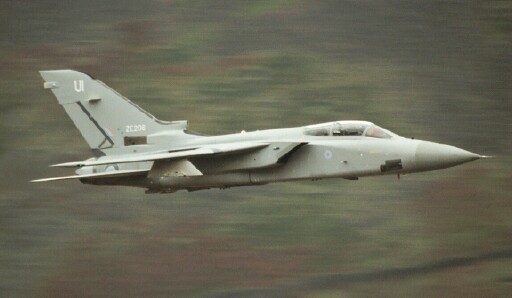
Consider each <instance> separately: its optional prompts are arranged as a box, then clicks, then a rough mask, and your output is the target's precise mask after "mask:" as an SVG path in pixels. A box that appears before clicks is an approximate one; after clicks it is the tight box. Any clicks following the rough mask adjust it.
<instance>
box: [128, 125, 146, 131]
mask: <svg viewBox="0 0 512 298" xmlns="http://www.w3.org/2000/svg"><path fill="white" fill-rule="evenodd" d="M145 130H146V124H135V125H126V126H125V131H126V132H137V131H145Z"/></svg>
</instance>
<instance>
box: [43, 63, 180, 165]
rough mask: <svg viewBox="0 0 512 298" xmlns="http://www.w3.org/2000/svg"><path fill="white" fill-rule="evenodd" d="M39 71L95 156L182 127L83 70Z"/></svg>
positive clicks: (106, 153)
mask: <svg viewBox="0 0 512 298" xmlns="http://www.w3.org/2000/svg"><path fill="white" fill-rule="evenodd" d="M40 73H41V76H42V77H43V79H44V80H45V83H44V87H45V88H46V89H51V90H52V92H53V94H54V95H55V96H56V97H57V100H58V101H59V104H61V105H62V106H63V107H64V109H65V110H66V112H67V114H68V115H69V117H70V118H71V120H73V123H74V124H75V126H76V127H77V128H78V129H79V130H80V133H81V134H82V136H83V137H84V139H85V140H86V142H87V143H88V144H89V147H90V148H91V149H92V151H93V153H94V155H96V156H101V155H109V154H111V153H124V152H127V150H126V149H125V147H127V146H133V145H146V144H147V136H148V135H150V134H155V133H157V132H160V131H164V130H179V131H183V130H185V129H186V126H187V122H186V121H175V122H164V121H160V120H158V119H156V118H155V117H154V116H153V115H151V114H150V113H148V112H146V111H144V110H143V109H142V108H140V107H139V106H138V105H136V104H134V103H133V102H131V101H130V100H128V99H127V98H125V97H124V96H122V95H121V94H119V93H117V92H116V91H114V90H113V89H111V88H110V87H108V86H107V85H105V84H104V83H103V82H101V81H99V80H96V79H94V78H93V77H91V76H89V75H87V74H85V73H81V72H78V71H74V70H49V71H41V72H40Z"/></svg>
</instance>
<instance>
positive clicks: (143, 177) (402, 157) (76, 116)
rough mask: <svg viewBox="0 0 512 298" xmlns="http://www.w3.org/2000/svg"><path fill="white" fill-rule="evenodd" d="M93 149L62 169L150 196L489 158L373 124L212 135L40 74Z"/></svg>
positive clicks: (97, 89)
mask: <svg viewBox="0 0 512 298" xmlns="http://www.w3.org/2000/svg"><path fill="white" fill-rule="evenodd" d="M40 73H41V75H42V77H43V79H44V81H45V82H44V88H46V89H50V90H51V91H52V92H53V94H54V95H55V96H56V97H57V100H58V102H59V104H61V105H62V107H63V108H64V110H65V111H66V112H67V114H68V115H69V117H70V118H71V120H73V122H74V124H75V126H76V127H77V128H78V129H79V130H80V132H81V134H82V136H83V137H84V139H85V140H86V141H87V143H88V144H89V146H90V148H91V149H92V154H93V155H94V157H93V158H90V159H87V160H84V161H74V162H66V163H61V164H56V165H53V166H54V167H71V168H78V169H77V170H76V175H73V176H66V177H54V178H46V179H39V180H33V182H43V181H55V180H64V179H78V180H80V181H81V182H82V183H86V184H94V185H125V186H136V187H142V188H146V189H147V191H146V193H171V192H175V191H177V190H181V189H185V190H188V191H196V190H202V189H209V188H228V187H232V186H246V185H262V184H267V183H273V182H284V181H294V180H304V179H312V180H317V179H323V178H345V179H349V180H357V179H358V178H359V177H365V176H376V175H391V174H393V175H400V174H405V173H414V172H423V171H431V170H437V169H444V168H448V167H452V166H455V165H459V164H462V163H466V162H469V161H472V160H476V159H479V158H482V157H484V156H481V155H478V154H474V153H471V152H468V151H465V150H462V149H459V148H456V147H453V146H448V145H443V144H437V143H432V142H427V141H421V140H414V139H407V138H404V137H401V136H398V135H396V134H394V133H392V132H391V131H389V130H386V129H383V128H381V127H379V126H377V125H375V124H373V123H371V122H367V121H336V122H329V123H322V124H315V125H309V126H303V127H295V128H280V129H270V130H260V131H252V132H245V131H242V132H240V133H236V134H228V135H221V136H204V135H199V134H196V133H192V132H190V131H189V130H187V121H172V122H165V121H160V120H158V119H156V118H155V117H154V116H153V115H151V114H149V113H148V112H146V111H144V110H143V109H142V108H140V107H139V106H137V105H136V104H134V103H133V102H131V101H130V100H128V99H127V98H125V97H123V96H122V95H120V94H119V93H117V92H116V91H114V90H113V89H111V88H109V87H108V86H106V85H105V84H104V83H102V82H101V81H99V80H96V79H95V78H93V77H91V76H89V75H87V74H84V73H81V72H77V71H73V70H51V71H41V72H40Z"/></svg>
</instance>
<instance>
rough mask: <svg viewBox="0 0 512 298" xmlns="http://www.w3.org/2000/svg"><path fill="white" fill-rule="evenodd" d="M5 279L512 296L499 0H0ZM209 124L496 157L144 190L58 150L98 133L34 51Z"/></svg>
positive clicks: (95, 292) (211, 291) (169, 114)
mask: <svg viewBox="0 0 512 298" xmlns="http://www.w3.org/2000/svg"><path fill="white" fill-rule="evenodd" d="M0 19H1V20H2V21H1V22H2V26H0V171H1V173H2V177H4V179H2V180H1V181H0V187H1V189H2V191H1V192H0V243H2V245H1V246H0V264H2V266H1V269H0V295H1V296H45V297H46V296H51V297H59V296H61V297H69V296H138V297H140V296H159V297H160V296H162V297H168V296H176V295H179V296H193V297H195V296H212V295H218V296H230V295H233V296H240V295H253V294H254V295H258V294H268V295H276V296H284V295H297V296H300V297H339V296H348V297H352V296H354V297H359V296H376V295H378V296H384V297H396V296H427V297H432V296H454V297H468V296H470V297H471V296H474V297H481V296H494V297H499V296H506V295H507V294H508V293H510V291H511V290H512V270H511V269H510V268H511V267H510V265H511V258H512V256H511V255H512V253H511V251H512V238H511V232H510V231H511V230H512V220H511V219H510V214H512V204H511V202H510V193H511V191H512V188H511V185H510V181H511V179H512V169H511V166H510V165H511V162H512V160H511V158H510V153H511V152H510V148H512V138H511V137H510V136H511V135H512V126H511V125H510V124H509V122H510V121H509V119H510V118H511V116H512V106H511V102H510V96H511V95H512V88H511V87H512V86H511V82H512V78H511V73H512V72H511V70H512V58H511V56H510V53H509V52H510V47H511V46H512V39H511V36H512V34H510V33H511V30H512V21H511V20H512V5H510V4H509V2H507V1H486V2H481V1H467V2H464V3H462V2H458V1H428V2H424V1H389V2H387V3H380V2H378V1H345V2H339V1H322V2H316V1H290V0H283V1H149V2H147V1H146V2H144V3H142V2H139V1H109V2H104V1H92V2H90V3H89V2H88V3H87V4H85V3H81V2H76V3H64V2H63V3H57V2H55V1H50V0H45V1H32V2H30V1H23V2H16V1H4V2H2V3H0ZM61 68H71V69H76V70H81V71H85V72H88V73H90V74H92V75H93V76H94V77H96V78H98V79H100V80H102V81H104V82H105V83H107V84H108V85H109V86H111V87H113V88H114V89H116V90H117V91H119V92H120V93H121V94H123V95H125V96H127V97H128V98H130V99H132V100H133V101H135V102H136V103H138V104H140V105H141V106H142V107H143V108H144V109H146V110H148V111H150V112H151V113H153V114H154V115H155V116H157V117H158V118H160V119H163V120H181V119H187V120H189V123H190V128H191V129H192V130H195V131H200V132H204V133H208V134H220V133H231V132H236V131H240V130H242V129H245V130H256V129H266V128H275V127H291V126H299V125H307V124H312V123H317V122H326V121H332V120H338V119H364V120H369V121H373V122H375V123H377V124H379V125H381V126H383V127H386V128H388V129H390V130H392V131H394V132H396V133H398V134H400V135H403V136H414V137H416V138H419V139H427V140H432V141H436V142H442V143H448V144H452V145H455V146H458V147H462V148H465V149H468V150H470V151H473V152H478V153H481V154H486V155H496V156H497V158H495V159H491V160H480V161H477V162H474V163H471V164H467V165H464V166H461V167H457V168H453V169H448V170H445V171H439V172H431V173H424V174H417V175H409V176H405V177H402V179H401V180H400V181H398V180H397V179H396V177H379V178H366V179H361V180H359V181H357V182H352V181H345V180H343V181H341V180H325V181H318V182H309V181H307V182H297V183H286V184H276V185H269V186H263V187H247V188H238V189H236V188H235V189H229V190H224V191H220V190H211V191H202V192H197V193H186V192H178V193H176V194H172V195H153V196H150V195H144V194H143V191H142V190H140V189H130V188H116V187H91V186H85V185H81V184H79V183H78V182H67V183H53V184H37V185H35V184H29V183H27V181H28V180H31V179H34V178H39V177H45V176H53V175H60V174H63V175H64V174H69V173H68V172H67V171H59V170H58V169H48V168H47V165H49V164H55V163H59V162H65V161H70V160H79V159H82V158H87V157H88V156H89V155H90V154H89V150H88V148H87V145H86V143H85V141H82V139H81V136H80V134H79V132H78V131H77V130H76V129H75V128H74V127H73V125H72V123H71V121H69V119H68V118H67V116H66V115H65V113H64V111H63V110H62V108H61V107H60V106H59V105H58V104H57V103H56V101H55V99H54V97H53V96H52V95H51V94H50V93H49V92H47V91H45V90H42V88H41V85H42V80H41V78H40V76H39V74H38V73H37V71H38V70H42V69H61Z"/></svg>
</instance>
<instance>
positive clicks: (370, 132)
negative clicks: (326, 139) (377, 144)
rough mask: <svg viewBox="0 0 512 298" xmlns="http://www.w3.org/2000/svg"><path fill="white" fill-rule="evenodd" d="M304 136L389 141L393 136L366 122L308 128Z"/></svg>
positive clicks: (343, 122)
mask: <svg viewBox="0 0 512 298" xmlns="http://www.w3.org/2000/svg"><path fill="white" fill-rule="evenodd" d="M304 134H306V135H310V136H365V137H372V138H380V139H388V138H391V135H390V134H389V133H387V132H386V131H385V130H384V129H382V128H380V127H378V126H377V125H375V124H373V123H370V122H365V121H337V122H330V123H324V124H317V125H311V126H307V127H306V128H305V130H304Z"/></svg>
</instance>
